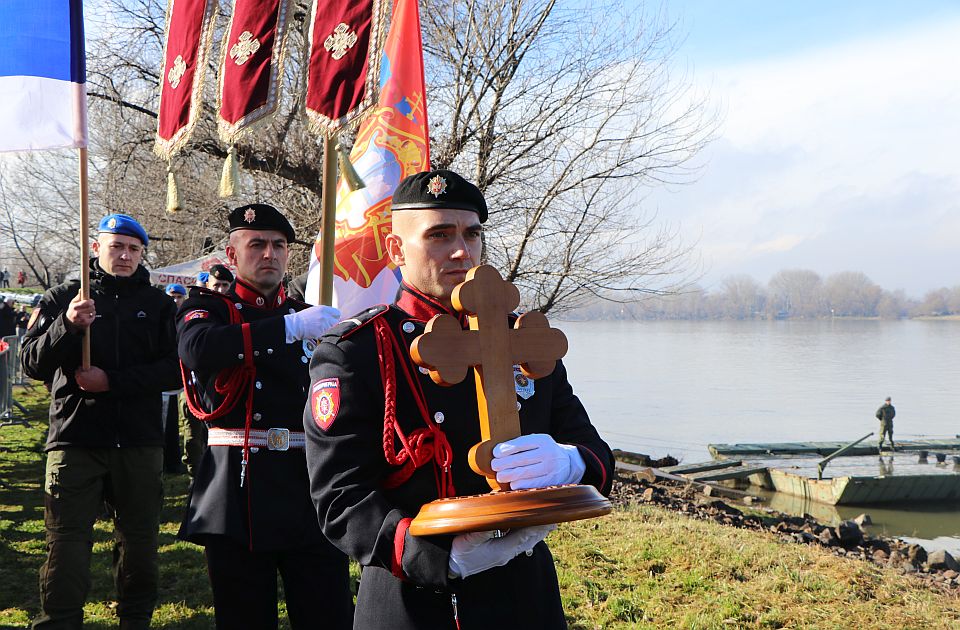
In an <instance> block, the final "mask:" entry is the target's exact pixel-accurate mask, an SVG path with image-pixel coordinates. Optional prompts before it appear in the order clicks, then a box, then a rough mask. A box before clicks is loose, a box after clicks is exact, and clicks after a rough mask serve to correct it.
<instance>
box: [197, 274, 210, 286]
mask: <svg viewBox="0 0 960 630" xmlns="http://www.w3.org/2000/svg"><path fill="white" fill-rule="evenodd" d="M209 279H210V274H209V273H207V272H206V271H201V272H200V273H198V274H197V282H203V283H204V284H206V283H207V281H208V280H209Z"/></svg>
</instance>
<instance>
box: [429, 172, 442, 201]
mask: <svg viewBox="0 0 960 630" xmlns="http://www.w3.org/2000/svg"><path fill="white" fill-rule="evenodd" d="M427 192H429V193H430V194H431V195H433V196H434V197H435V198H439V197H440V195H442V194H443V193H445V192H447V180H445V179H444V178H442V177H440V176H439V175H434V176H433V177H432V178H431V179H430V181H428V182H427Z"/></svg>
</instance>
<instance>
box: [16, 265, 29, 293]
mask: <svg viewBox="0 0 960 630" xmlns="http://www.w3.org/2000/svg"><path fill="white" fill-rule="evenodd" d="M26 283H27V273H26V272H25V271H24V270H23V269H21V270H20V271H18V272H17V284H18V285H19V286H20V288H21V289H22V288H23V285H24V284H26Z"/></svg>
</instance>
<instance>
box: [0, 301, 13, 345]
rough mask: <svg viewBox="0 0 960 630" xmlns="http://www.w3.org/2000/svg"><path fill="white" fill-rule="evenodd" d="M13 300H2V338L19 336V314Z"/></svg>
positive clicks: (0, 305)
mask: <svg viewBox="0 0 960 630" xmlns="http://www.w3.org/2000/svg"><path fill="white" fill-rule="evenodd" d="M13 304H14V301H13V298H12V297H8V298H6V299H3V300H0V338H2V337H9V336H10V335H15V334H17V313H16V311H15V310H14V308H13Z"/></svg>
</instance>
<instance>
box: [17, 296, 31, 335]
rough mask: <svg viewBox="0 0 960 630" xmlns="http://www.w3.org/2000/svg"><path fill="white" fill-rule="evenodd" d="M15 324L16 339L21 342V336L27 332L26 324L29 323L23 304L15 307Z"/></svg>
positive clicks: (28, 316)
mask: <svg viewBox="0 0 960 630" xmlns="http://www.w3.org/2000/svg"><path fill="white" fill-rule="evenodd" d="M15 322H16V326H17V338H18V339H21V340H22V339H23V335H24V334H25V333H26V332H27V324H28V323H29V322H30V313H29V312H28V311H27V307H26V306H25V305H24V304H20V305H19V306H18V307H17V312H16V317H15Z"/></svg>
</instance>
